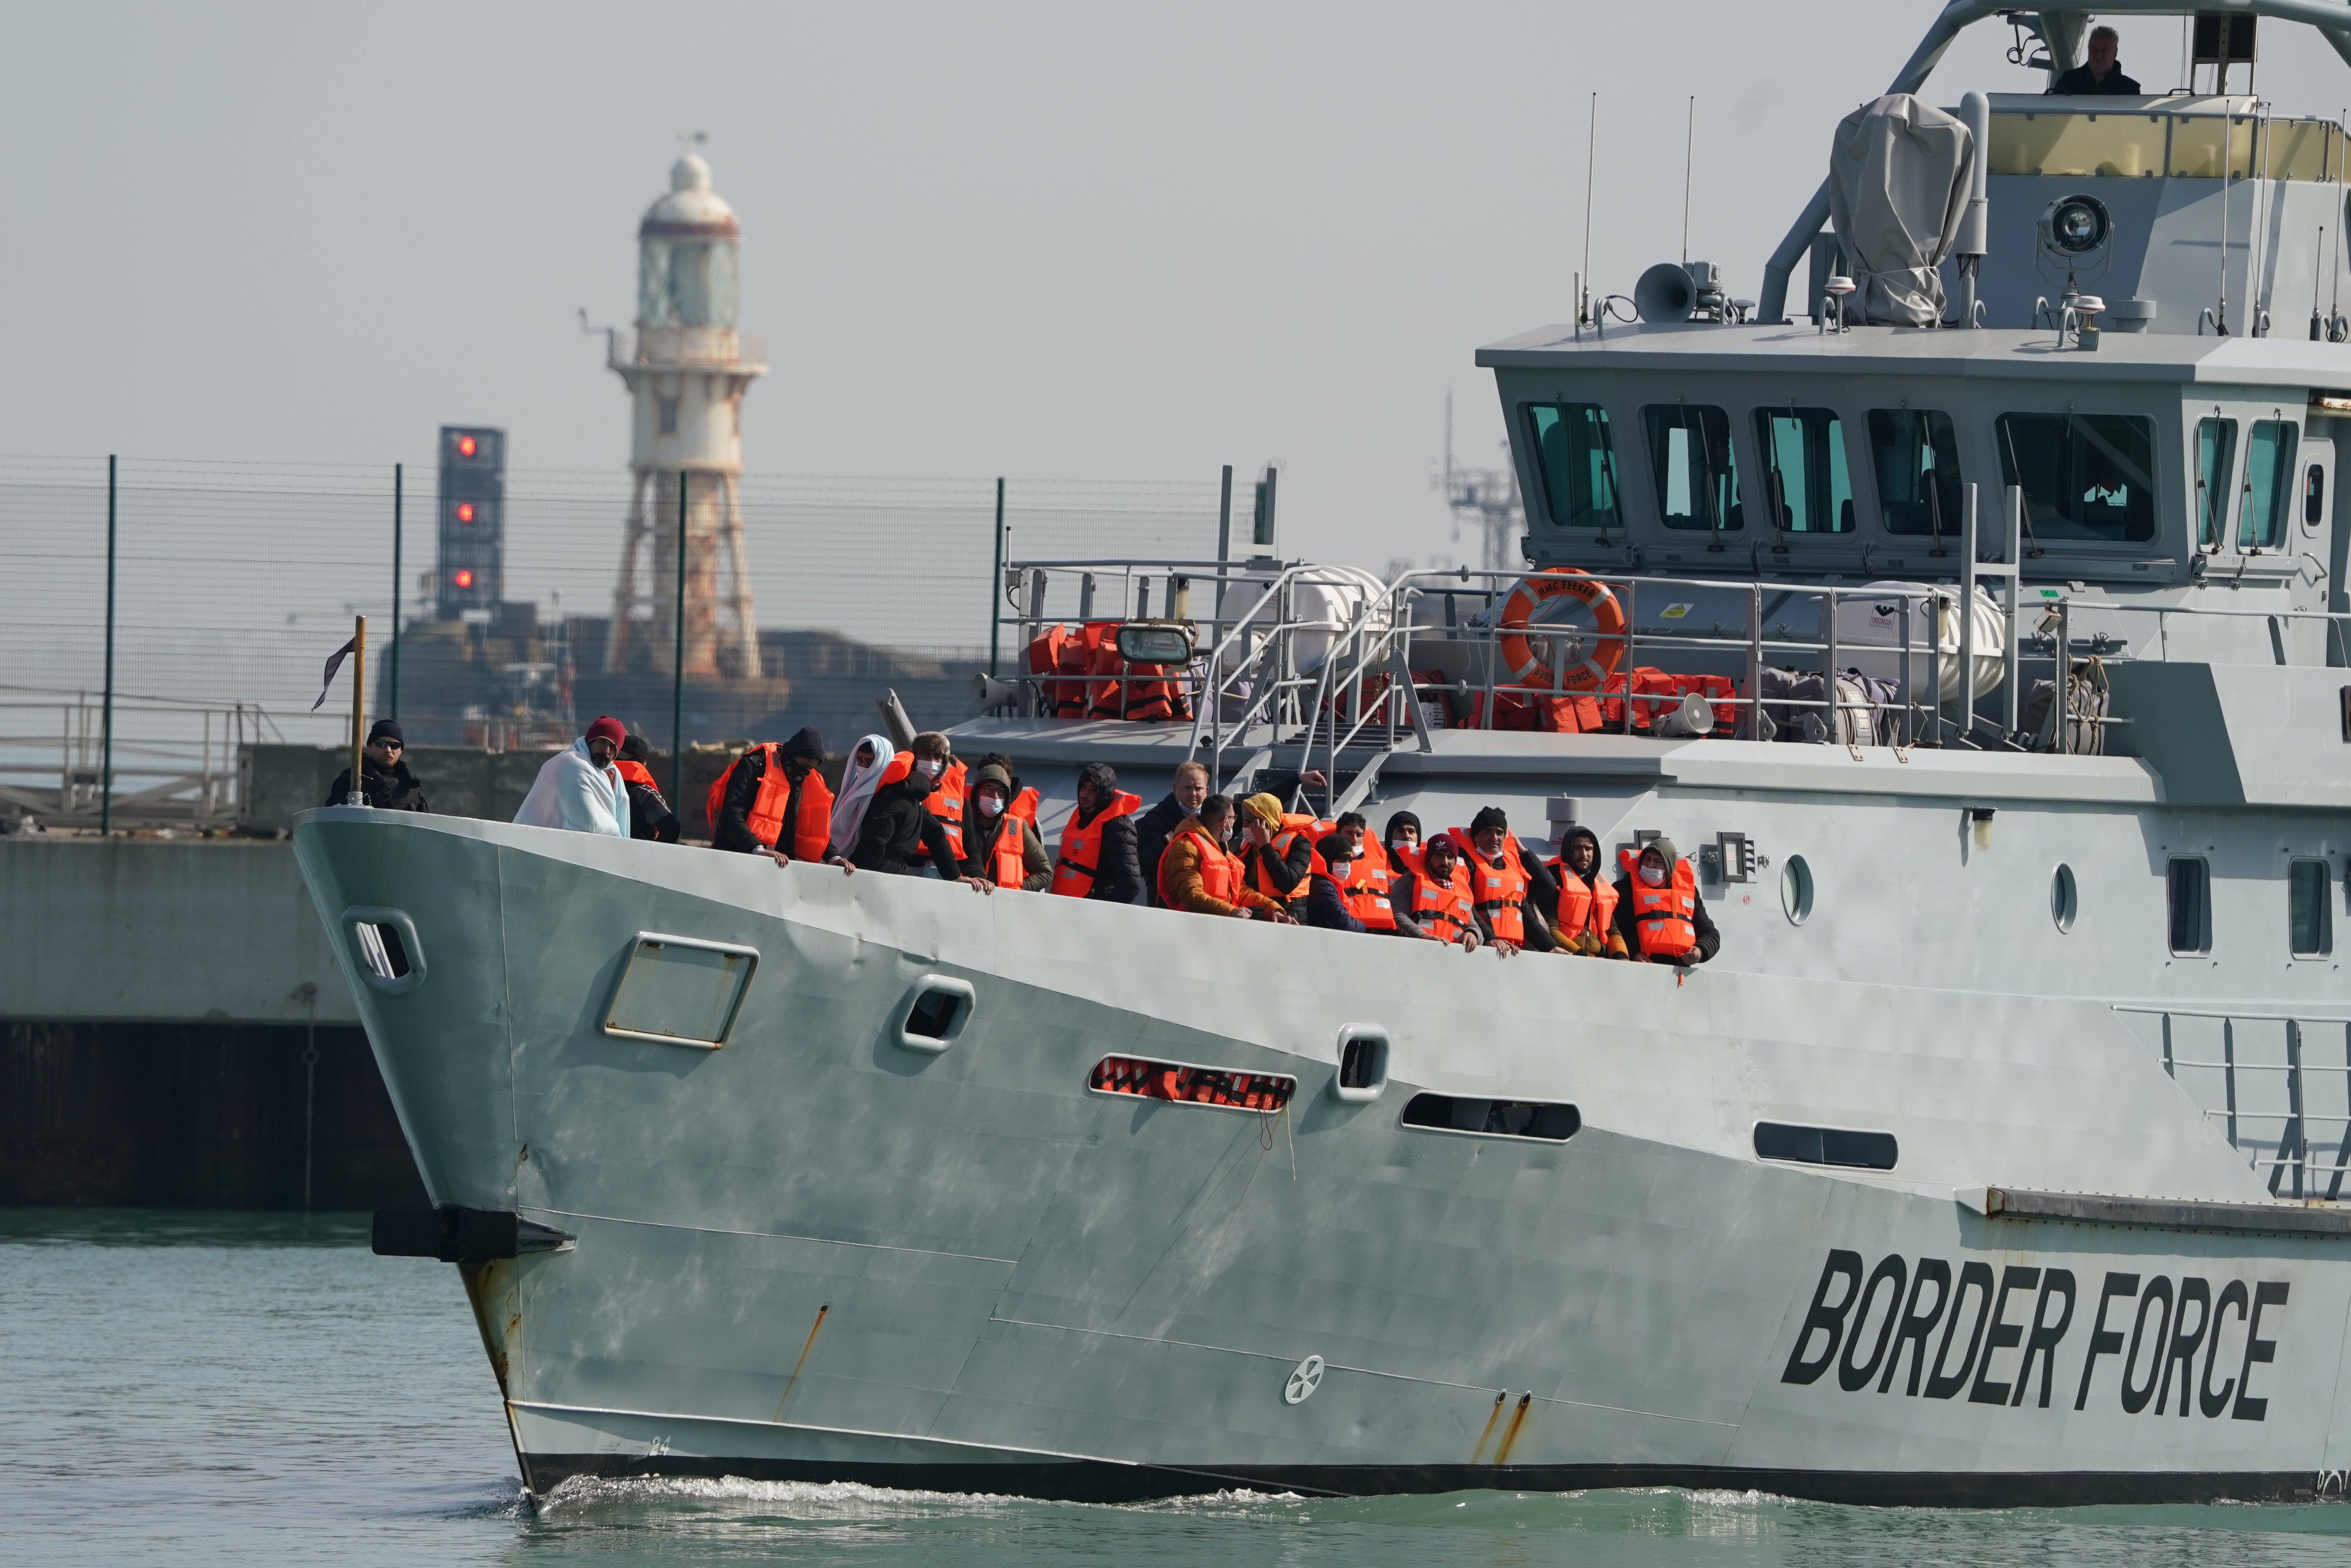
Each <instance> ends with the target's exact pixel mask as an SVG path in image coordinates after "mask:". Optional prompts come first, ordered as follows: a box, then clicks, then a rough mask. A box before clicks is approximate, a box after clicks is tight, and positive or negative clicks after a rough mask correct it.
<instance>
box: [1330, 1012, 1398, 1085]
mask: <svg viewBox="0 0 2351 1568" xmlns="http://www.w3.org/2000/svg"><path fill="white" fill-rule="evenodd" d="M1387 1086H1388V1033H1387V1031H1386V1030H1384V1029H1382V1028H1381V1027H1380V1026H1379V1025H1378V1024H1376V1023H1349V1024H1344V1025H1343V1026H1341V1028H1340V1030H1339V1071H1338V1074H1337V1075H1336V1076H1334V1077H1332V1080H1331V1093H1332V1095H1333V1096H1336V1097H1337V1098H1338V1099H1340V1100H1343V1101H1344V1102H1346V1103H1347V1104H1349V1105H1356V1106H1362V1105H1369V1104H1370V1103H1371V1102H1372V1101H1374V1100H1376V1099H1378V1098H1379V1097H1380V1091H1381V1090H1382V1089H1384V1088H1386V1087H1387Z"/></svg>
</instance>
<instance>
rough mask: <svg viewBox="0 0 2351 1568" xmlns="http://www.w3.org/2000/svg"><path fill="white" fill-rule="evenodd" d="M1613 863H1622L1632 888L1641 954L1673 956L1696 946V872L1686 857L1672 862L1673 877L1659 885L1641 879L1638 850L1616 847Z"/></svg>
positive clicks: (1634, 921)
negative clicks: (1652, 884)
mask: <svg viewBox="0 0 2351 1568" xmlns="http://www.w3.org/2000/svg"><path fill="white" fill-rule="evenodd" d="M1616 864H1617V865H1619V866H1621V867H1624V869H1625V877H1626V880H1627V882H1628V885H1629V886H1630V887H1631V888H1632V890H1633V927H1634V929H1635V930H1637V931H1639V932H1640V933H1641V956H1642V957H1643V958H1647V957H1648V956H1649V955H1650V954H1651V953H1667V954H1670V955H1671V956H1673V957H1675V958H1679V957H1680V956H1681V955H1682V954H1684V953H1686V952H1687V951H1689V950H1690V949H1692V948H1694V947H1696V946H1698V925H1697V921H1696V919H1695V918H1694V917H1695V916H1696V915H1697V914H1698V873H1697V872H1696V871H1695V870H1693V869H1691V867H1690V863H1689V862H1688V861H1687V860H1680V859H1677V860H1676V861H1675V862H1674V874H1673V879H1672V880H1671V881H1669V882H1667V884H1666V885H1665V886H1664V887H1662V888H1652V887H1650V886H1649V885H1648V884H1647V883H1646V882H1644V881H1642V880H1641V856H1640V852H1639V851H1637V850H1633V849H1619V850H1618V851H1617V852H1616Z"/></svg>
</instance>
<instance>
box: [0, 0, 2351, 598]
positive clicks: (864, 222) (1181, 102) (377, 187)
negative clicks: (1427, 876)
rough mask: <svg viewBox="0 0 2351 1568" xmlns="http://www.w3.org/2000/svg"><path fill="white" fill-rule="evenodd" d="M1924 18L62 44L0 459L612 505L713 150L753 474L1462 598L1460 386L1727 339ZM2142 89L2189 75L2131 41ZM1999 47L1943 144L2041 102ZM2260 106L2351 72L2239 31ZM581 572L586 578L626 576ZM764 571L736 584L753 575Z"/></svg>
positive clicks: (1335, 14)
mask: <svg viewBox="0 0 2351 1568" xmlns="http://www.w3.org/2000/svg"><path fill="white" fill-rule="evenodd" d="M1934 9H1935V7H1934V6H1933V5H1928V4H1908V3H1904V4H1888V3H1886V0H1876V3H1874V4H1864V3H1850V0H1849V3H1844V4H1815V5H1707V4H1683V5H1672V6H1656V5H1630V6H1628V5H1593V4H1561V3H1556V0H1554V3H1552V4H1540V5H1510V4H1493V5H1449V6H1442V7H1440V6H1435V5H1428V6H1421V7H1401V6H1395V5H1365V4H1356V5H1311V6H1309V5H1271V6H1270V5H1264V4H1261V3H1260V4H1256V5H1216V4H1191V5H1183V6H1171V7H1155V8H1151V9H1145V8H1143V7H1140V6H1134V5H1116V6H1112V5H1064V6H1051V5H1017V6H1016V5H991V6H969V5H923V6H909V5H853V6H852V5H841V6H835V7H828V8H820V7H810V6H783V5H766V6H746V7H732V6H725V5H701V6H695V7H692V8H681V7H676V6H660V7H654V6H620V5H562V6H556V5H495V6H484V5H467V6H464V7H456V6H445V5H402V6H396V7H383V6H377V7H365V8H361V7H347V6H321V5H284V6H269V5H234V6H209V7H188V6H163V5H149V6H118V5H81V6H41V7H28V8H26V9H25V10H23V11H20V12H18V13H16V15H15V16H13V17H12V18H11V20H10V23H9V25H8V29H7V36H8V47H7V48H6V50H5V56H0V135H5V145H6V146H7V147H8V148H9V149H10V150H11V154H12V155H11V156H10V157H9V158H8V159H7V160H6V161H5V164H0V205H5V211H6V212H7V213H9V214H10V217H9V221H8V223H6V225H5V230H0V247H5V250H0V254H5V277H6V279H7V296H8V297H9V299H10V301H11V302H12V304H13V306H14V308H13V310H12V311H11V313H10V315H11V322H10V331H9V342H8V356H7V358H8V362H9V366H10V369H11V371H12V372H13V373H12V374H10V375H8V376H7V377H6V378H5V380H0V424H5V431H6V433H5V438H0V446H5V449H6V450H8V451H11V452H42V453H80V452H103V451H106V450H108V449H110V448H112V449H118V450H120V451H122V452H127V453H138V454H141V455H144V456H152V457H164V456H169V457H217V458H239V459H256V460H278V461H289V460H321V461H336V462H387V463H388V462H392V460H394V459H395V458H399V459H405V460H407V461H410V462H426V461H429V453H430V441H431V433H432V430H433V427H434V426H435V425H436V424H438V423H440V422H443V421H482V422H486V423H496V424H503V425H506V426H507V427H508V428H509V429H510V430H511V431H512V432H513V437H512V461H513V462H514V463H516V464H517V466H521V467H530V468H548V467H566V468H604V469H617V468H619V467H620V466H621V465H622V463H623V462H624V461H625V456H626V431H625V425H624V416H623V405H622V394H621V390H620V386H619V382H618V380H617V379H616V378H614V377H612V376H611V375H610V374H609V373H608V372H606V371H605V370H603V369H601V362H600V361H601V344H600V343H591V342H589V341H586V340H583V339H582V338H581V337H580V334H579V331H578V327H577V323H576V318H575V317H574V311H575V310H576V309H577V308H578V307H579V306H587V307H588V309H589V311H590V314H591V316H592V317H594V318H595V320H596V321H597V323H598V324H599V325H603V324H606V323H616V324H622V325H625V324H626V321H627V319H628V317H629V316H630V314H631V309H630V306H631V301H632V286H633V267H634V257H633V251H632V240H631V235H632V230H633V226H634V223H635V222H636V219H637V216H638V214H639V213H641V212H642V210H643V207H644V206H645V204H646V203H647V202H650V201H651V200H652V199H653V197H654V196H655V195H656V194H657V193H659V192H660V191H661V190H662V189H663V186H664V174H665V171H666V169H667V166H668V164H669V162H670V161H671V159H672V158H674V156H675V154H676V151H677V150H678V146H679V142H678V140H677V137H678V134H679V133H680V132H684V131H688V130H696V129H701V130H708V131H709V132H710V137H711V140H710V143H709V147H708V156H709V158H710V161H711V162H712V164H713V166H714V168H715V169H716V185H717V188H718V190H719V191H720V192H722V193H723V194H724V195H726V197H727V198H728V199H729V200H730V201H731V202H733V203H734V205H735V207H736V208H737V212H738V213H740V214H741V215H742V220H743V223H744V227H745V231H746V234H747V243H746V245H745V258H744V284H743V301H744V307H743V315H744V325H745V327H747V328H748V329H750V330H754V331H759V332H763V333H764V334H765V335H766V337H767V339H768V345H769V349H770V354H771V358H772V360H773V363H774V370H773V372H772V373H771V374H770V375H769V377H768V379H767V380H766V381H765V382H764V383H763V384H762V385H761V386H760V387H759V388H758V389H756V390H755V391H754V392H753V394H752V397H751V400H750V402H749V405H748V408H747V414H746V420H745V428H746V436H747V449H748V453H749V462H750V465H751V467H752V469H753V470H754V471H755V472H763V473H779V474H780V473H831V474H872V475H908V476H913V475H986V474H993V473H998V472H1006V473H1010V474H1013V475H1015V476H1022V475H1037V476H1043V475H1064V476H1091V477H1102V478H1111V477H1117V478H1186V479H1188V478H1194V477H1199V476H1207V475H1212V474H1213V473H1214V471H1215V465H1216V464H1217V463H1218V462H1234V463H1236V464H1238V465H1241V466H1243V467H1244V468H1246V467H1248V466H1249V465H1253V464H1255V463H1258V462H1262V461H1263V460H1265V459H1266V458H1269V457H1275V458H1280V459H1282V460H1284V461H1285V462H1287V463H1288V464H1289V467H1288V470H1287V472H1286V474H1285V478H1284V483H1283V496H1284V508H1283V510H1284V518H1285V529H1284V541H1283V543H1284V545H1285V546H1286V548H1287V549H1289V550H1290V551H1296V552H1301V553H1306V554H1310V555H1313V556H1319V557H1322V558H1324V559H1343V560H1354V561H1360V562H1364V563H1367V564H1371V565H1374V566H1377V565H1381V564H1384V561H1385V560H1386V559H1387V558H1388V557H1389V556H1394V555H1412V556H1424V555H1426V554H1428V553H1429V552H1431V551H1433V550H1441V549H1444V548H1446V547H1447V544H1446V533H1447V525H1446V522H1445V519H1444V514H1443V513H1442V511H1441V508H1440V507H1439V506H1438V504H1437V500H1436V497H1435V496H1434V495H1433V494H1432V493H1431V492H1430V490H1429V488H1428V468H1429V463H1430V461H1431V459H1432V458H1433V457H1434V456H1435V455H1436V452H1437V445H1438V441H1439V437H1440V421H1441V419H1442V412H1443V401H1444V397H1445V393H1446V390H1447V387H1448V386H1449V387H1451V388H1452V389H1454V390H1455V391H1456V393H1457V394H1458V399H1459V402H1460V408H1461V413H1460V417H1459V424H1458V431H1459V433H1458V448H1459V450H1460V451H1461V452H1463V453H1464V454H1465V455H1466V456H1467V457H1468V458H1469V460H1470V461H1472V462H1481V461H1490V459H1491V456H1492V453H1493V450H1494V443H1495V442H1496V441H1498V440H1499V421H1498V419H1497V417H1496V415H1495V413H1494V410H1493V408H1492V400H1491V391H1490V389H1489V383H1488V382H1487V381H1486V380H1485V379H1484V378H1482V377H1481V376H1480V375H1479V373H1478V372H1477V371H1476V370H1475V369H1473V368H1472V367H1471V365H1470V362H1469V361H1470V354H1471V351H1472V350H1473V349H1474V348H1475V347H1476V346H1477V345H1478V344H1479V343H1480V342H1483V341H1488V340H1490V339H1493V338H1496V337H1503V336H1505V335H1508V334H1510V333H1512V332H1515V331H1519V330H1521V329H1523V328H1526V327H1531V326H1535V325H1538V324H1540V323H1541V322H1544V321H1549V320H1557V319H1561V318H1562V317H1563V316H1564V314H1565V313H1566V311H1567V308H1568V305H1567V301H1568V298H1569V275H1570V274H1571V273H1572V272H1573V270H1574V268H1575V267H1576V265H1578V262H1579V258H1580V255H1581V253H1582V249H1583V213H1582V208H1583V168H1584V116H1585V106H1586V101H1587V99H1586V94H1587V93H1589V92H1590V91H1592V90H1593V89H1594V88H1597V89H1599V90H1600V91H1601V94H1602V98H1601V117H1600V118H1601V125H1600V154H1601V167H1600V175H1599V180H1598V200H1597V222H1596V224H1595V228H1596V231H1597V232H1596V234H1595V236H1594V239H1593V269H1594V272H1595V275H1596V276H1597V278H1598V280H1599V282H1600V284H1601V285H1602V286H1604V287H1606V288H1609V289H1613V290H1622V291H1628V292H1629V289H1630V287H1631V285H1632V282H1633V280H1634V278H1635V275H1637V274H1638V272H1639V270H1640V268H1641V267H1642V266H1644V265H1646V264H1647V263H1649V262H1652V261H1656V260H1659V259H1664V258H1670V257H1673V256H1675V255H1677V254H1678V253H1679V250H1680V246H1681V234H1680V229H1681V186H1682V142H1683V130H1682V128H1683V115H1684V105H1685V99H1686V96H1687V95H1688V94H1690V93H1696V94H1697V95H1698V115H1697V120H1698V171H1697V176H1696V199H1695V202H1694V211H1693V216H1692V219H1691V238H1690V246H1691V251H1692V254H1696V255H1700V256H1706V257H1709V258H1712V259H1715V260H1717V261H1719V263H1721V264H1722V265H1724V266H1725V267H1726V268H1727V269H1728V272H1729V280H1730V283H1731V285H1732V287H1733V290H1734V292H1737V293H1740V294H1750V295H1751V294H1752V293H1753V292H1754V291H1755V289H1756V286H1757V284H1758V281H1759V274H1760V271H1761V262H1762V259H1763V257H1764V255H1765V254H1768V252H1769V250H1770V249H1771V245H1772V244H1773V243H1774V242H1775V241H1776V240H1777V238H1778V237H1779V235H1780V234H1781V233H1782V230H1783V229H1784V228H1785V226H1786V224H1787V223H1788V222H1789V220H1790V218H1791V216H1792V213H1793V212H1794V211H1795V209H1796V207H1797V204H1798V203H1799V202H1801V201H1802V198H1803V197H1804V195H1805V194H1806V193H1808V192H1809V191H1810V190H1811V188H1812V187H1813V184H1814V183H1815V182H1816V181H1817V180H1818V178H1819V174H1820V171H1821V168H1822V164H1823V156H1824V153H1825V149H1826V146H1827V141H1828V135H1829V130H1830V127H1831V125H1832V124H1833V123H1834V120H1835V119H1836V118H1837V117H1838V116H1839V115H1840V114H1842V113H1843V112H1844V111H1845V110H1846V109H1849V108H1850V107H1851V106H1852V105H1854V104H1855V103H1857V102H1859V101H1862V100H1864V99H1868V98H1870V97H1873V96H1875V95H1876V93H1877V92H1878V91H1879V90H1880V89H1881V88H1883V87H1884V85H1885V83H1886V79H1887V78H1889V77H1890V75H1891V74H1892V72H1893V70H1894V69H1895V68H1896V66H1897V65H1898V64H1899V63H1900V61H1901V59H1902V58H1903V57H1905V55H1906V54H1907V51H1908V50H1909V49H1910V47H1911V46H1912V44H1913V43H1914V41H1915V39H1916V37H1917V34H1918V33H1919V31H1920V30H1922V29H1923V27H1924V26H1925V25H1926V23H1927V21H1928V18H1929V17H1930V16H1932V14H1933V11H1934ZM2123 34H2124V44H2123V60H2124V64H2125V67H2126V68H2127V69H2129V70H2131V71H2132V72H2133V73H2134V74H2136V75H2137V76H2138V77H2139V78H2141V79H2142V80H2143V81H2145V82H2146V83H2147V85H2148V86H2149V87H2150V88H2157V89H2158V90H2159V89H2160V88H2167V87H2169V86H2171V85H2172V84H2173V80H2174V78H2176V77H2177V75H2178V69H2179V64H2178V62H2179V36H2178V34H2179V25H2178V24H2177V23H2174V22H2168V21H2147V22H2137V21H2132V20H2129V19H2125V20H2124V22H2123ZM2007 42H2008V33H2007V30H2006V28H2004V27H1999V26H1990V27H1980V28H1979V29H1978V30H1977V31H1976V32H1975V33H1974V34H1972V35H1970V37H1969V38H1967V39H1965V40H1963V41H1962V44H1961V46H1960V47H1959V49H1957V50H1956V51H1955V52H1954V55H1953V57H1951V58H1950V59H1949V60H1948V61H1947V62H1946V64H1945V65H1944V67H1943V68H1942V70H1941V71H1940V72H1939V73H1938V77H1937V79H1936V81H1935V83H1934V84H1933V86H1932V88H1931V89H1930V93H1931V95H1932V96H1934V97H1935V98H1936V99H1937V100H1938V101H1946V102H1948V101H1955V100H1956V99H1957V98H1958V96H1959V93H1960V92H1961V91H1962V90H1964V89H1965V88H1969V87H1971V86H1980V87H1984V88H1992V89H1996V90H2028V89H2030V88H2033V87H2035V86H2037V85H2038V77H2037V75H2033V74H2030V73H2026V72H2024V71H2022V70H2020V69H2018V68H2016V67H2011V66H2009V65H2007V64H2006V63H2005V62H2004V61H2002V60H2001V58H2000V54H2001V50H2002V49H2003V48H2004V47H2006V44H2007ZM2263 43H2264V46H2265V48H2266V50H2267V51H2268V52H2269V53H2270V55H2271V57H2270V58H2269V59H2268V60H2266V61H2265V62H2264V64H2263V66H2262V86H2263V88H2265V89H2266V91H2267V93H2268V94H2269V96H2272V97H2273V98H2274V99H2277V100H2278V101H2279V103H2280V104H2281V106H2282V107H2283V108H2286V109H2294V110H2299V111H2303V112H2317V113H2325V114H2332V113H2334V112H2335V111H2336V109H2337V108H2338V106H2339V105H2340V103H2341V102H2342V101H2343V99H2344V98H2345V97H2346V78H2345V71H2344V67H2343V66H2342V65H2341V64H2340V62H2338V61H2337V60H2336V59H2335V57H2334V56H2333V55H2332V54H2331V52H2329V51H2327V50H2325V48H2324V47H2321V46H2319V45H2318V44H2317V43H2316V41H2315V40H2314V39H2313V38H2312V37H2311V36H2309V35H2308V34H2307V33H2304V32H2302V31H2299V30H2296V29H2291V28H2287V27H2283V26H2265V28H2264V38H2263ZM619 526H620V524H619V519H618V517H617V516H616V517H615V518H614V521H613V537H612V539H604V538H598V539H595V540H593V541H587V542H583V548H585V549H587V550H589V551H590V553H591V554H592V555H593V556H595V557H596V558H597V559H599V560H600V561H601V560H604V559H609V558H610V557H611V555H612V553H613V549H614V544H615V541H616V540H617V536H618V531H619ZM754 547H755V549H756V548H757V541H754Z"/></svg>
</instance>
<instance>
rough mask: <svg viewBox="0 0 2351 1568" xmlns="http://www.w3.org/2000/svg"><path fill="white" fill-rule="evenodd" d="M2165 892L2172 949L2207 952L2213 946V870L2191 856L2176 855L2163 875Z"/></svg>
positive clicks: (2184, 951)
mask: <svg viewBox="0 0 2351 1568" xmlns="http://www.w3.org/2000/svg"><path fill="white" fill-rule="evenodd" d="M2164 896H2165V898H2166V900H2167V902H2168V912H2169V915H2170V923H2171V950H2172V951H2173V952H2176V953H2209V952H2210V951H2211V950H2212V873H2211V870H2210V867H2207V866H2206V865H2205V864H2204V862H2203V861H2202V860H2201V859H2200V858H2198V857H2194V856H2189V855H2182V856H2179V857H2175V858H2174V859H2173V860H2172V862H2171V866H2170V868H2169V870H2168V872H2166V874H2165V877H2164Z"/></svg>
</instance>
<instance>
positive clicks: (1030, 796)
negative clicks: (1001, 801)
mask: <svg viewBox="0 0 2351 1568" xmlns="http://www.w3.org/2000/svg"><path fill="white" fill-rule="evenodd" d="M1004 815H1007V816H1017V817H1019V819H1020V820H1021V821H1023V822H1025V823H1027V824H1028V825H1029V826H1031V827H1034V826H1037V792H1036V791H1035V790H1033V789H1026V788H1024V789H1022V790H1021V792H1020V793H1019V794H1016V795H1014V796H1013V797H1012V802H1011V804H1010V805H1007V806H1006V807H1005V808H1004Z"/></svg>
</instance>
